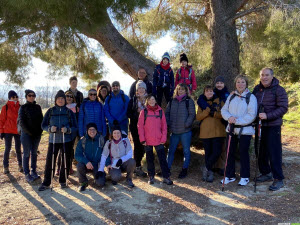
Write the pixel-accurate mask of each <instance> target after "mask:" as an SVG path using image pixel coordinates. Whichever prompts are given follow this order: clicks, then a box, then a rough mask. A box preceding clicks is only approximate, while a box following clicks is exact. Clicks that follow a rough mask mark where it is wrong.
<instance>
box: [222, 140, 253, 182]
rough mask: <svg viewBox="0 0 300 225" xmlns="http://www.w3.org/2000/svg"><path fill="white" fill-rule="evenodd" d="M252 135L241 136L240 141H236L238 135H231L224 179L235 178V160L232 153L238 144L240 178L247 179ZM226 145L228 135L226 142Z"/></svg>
mask: <svg viewBox="0 0 300 225" xmlns="http://www.w3.org/2000/svg"><path fill="white" fill-rule="evenodd" d="M251 138H252V135H241V137H240V139H238V135H233V136H232V138H231V143H230V148H229V153H228V160H227V168H226V177H229V178H233V177H235V159H234V153H235V150H236V148H237V145H238V144H239V152H240V163H241V169H240V176H241V178H249V177H250V159H249V146H250V141H251ZM226 143H228V134H227V141H226ZM226 151H227V145H226Z"/></svg>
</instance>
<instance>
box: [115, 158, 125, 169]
mask: <svg viewBox="0 0 300 225" xmlns="http://www.w3.org/2000/svg"><path fill="white" fill-rule="evenodd" d="M122 163H123V161H122V159H119V160H118V162H117V164H116V167H119V166H121V165H122Z"/></svg>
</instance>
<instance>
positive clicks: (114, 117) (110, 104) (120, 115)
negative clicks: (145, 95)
mask: <svg viewBox="0 0 300 225" xmlns="http://www.w3.org/2000/svg"><path fill="white" fill-rule="evenodd" d="M111 86H112V93H111V94H110V95H109V96H107V98H106V100H105V105H104V112H105V117H106V118H107V120H108V124H109V130H110V132H111V130H112V127H113V126H115V125H119V126H120V127H121V130H122V131H125V132H126V134H128V118H127V115H126V114H127V107H128V103H129V97H128V96H127V95H125V94H124V91H122V90H120V83H119V81H114V82H113V83H112V85H111Z"/></svg>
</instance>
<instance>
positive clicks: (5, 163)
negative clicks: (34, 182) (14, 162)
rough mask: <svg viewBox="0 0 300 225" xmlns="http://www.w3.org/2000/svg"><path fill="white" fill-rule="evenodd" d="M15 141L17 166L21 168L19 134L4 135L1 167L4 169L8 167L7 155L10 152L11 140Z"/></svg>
mask: <svg viewBox="0 0 300 225" xmlns="http://www.w3.org/2000/svg"><path fill="white" fill-rule="evenodd" d="M13 137H14V139H15V149H16V153H17V159H18V164H19V166H22V153H21V141H20V135H19V134H5V136H4V139H5V151H4V156H3V167H4V168H6V167H8V166H9V153H10V150H11V144H12V138H13Z"/></svg>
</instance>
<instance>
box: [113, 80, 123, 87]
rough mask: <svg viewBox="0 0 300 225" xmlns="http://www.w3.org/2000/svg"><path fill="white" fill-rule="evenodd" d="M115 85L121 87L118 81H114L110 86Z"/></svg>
mask: <svg viewBox="0 0 300 225" xmlns="http://www.w3.org/2000/svg"><path fill="white" fill-rule="evenodd" d="M115 85H117V86H119V87H120V86H121V85H120V82H119V81H114V82H112V84H111V86H112V87H113V86H115Z"/></svg>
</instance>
